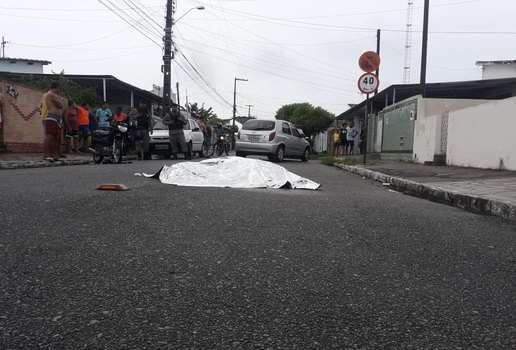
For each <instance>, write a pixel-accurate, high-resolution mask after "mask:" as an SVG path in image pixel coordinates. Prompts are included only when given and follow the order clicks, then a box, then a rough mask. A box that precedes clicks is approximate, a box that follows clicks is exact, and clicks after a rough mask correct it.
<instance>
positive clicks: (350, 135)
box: [346, 122, 358, 155]
mask: <svg viewBox="0 0 516 350" xmlns="http://www.w3.org/2000/svg"><path fill="white" fill-rule="evenodd" d="M357 133H358V131H357V129H356V128H355V124H354V123H353V122H351V123H349V126H348V127H347V128H346V140H347V146H348V147H347V152H348V153H349V155H352V154H353V148H354V147H355V136H357ZM346 155H348V154H346Z"/></svg>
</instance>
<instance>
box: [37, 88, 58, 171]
mask: <svg viewBox="0 0 516 350" xmlns="http://www.w3.org/2000/svg"><path fill="white" fill-rule="evenodd" d="M58 92H59V84H58V83H57V82H53V83H52V84H51V85H50V90H48V91H47V92H46V93H45V94H43V97H42V98H41V118H42V119H43V129H44V130H45V141H44V143H43V153H44V154H45V155H44V159H45V160H47V161H49V162H52V163H53V162H55V161H57V160H58V159H59V141H60V140H59V136H60V135H61V125H62V123H61V116H62V115H63V103H62V101H61V99H60V98H59V96H58V95H57V93H58Z"/></svg>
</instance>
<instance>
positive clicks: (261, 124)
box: [242, 119, 276, 131]
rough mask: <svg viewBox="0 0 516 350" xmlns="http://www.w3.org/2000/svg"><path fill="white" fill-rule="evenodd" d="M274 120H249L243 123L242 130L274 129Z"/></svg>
mask: <svg viewBox="0 0 516 350" xmlns="http://www.w3.org/2000/svg"><path fill="white" fill-rule="evenodd" d="M275 126H276V122H274V121H272V120H258V119H255V120H249V121H248V122H247V123H245V124H244V126H243V127H242V130H254V131H270V130H274V127H275Z"/></svg>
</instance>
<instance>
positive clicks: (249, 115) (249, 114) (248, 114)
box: [246, 105, 254, 118]
mask: <svg viewBox="0 0 516 350" xmlns="http://www.w3.org/2000/svg"><path fill="white" fill-rule="evenodd" d="M246 106H247V107H249V113H247V117H248V118H251V107H254V105H246Z"/></svg>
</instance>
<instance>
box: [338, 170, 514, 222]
mask: <svg viewBox="0 0 516 350" xmlns="http://www.w3.org/2000/svg"><path fill="white" fill-rule="evenodd" d="M336 166H338V167H339V168H341V169H344V170H346V171H349V172H351V173H354V174H357V175H360V176H364V177H366V178H370V179H374V180H376V181H378V182H381V183H383V184H384V186H386V187H389V188H391V189H393V190H396V191H399V192H403V193H405V194H408V195H412V196H417V197H421V198H426V199H430V200H433V201H436V202H441V203H445V204H449V205H453V206H456V207H459V208H463V209H467V210H471V211H474V212H477V213H481V214H488V215H495V216H501V217H504V218H511V219H515V218H516V172H515V171H504V170H490V169H474V168H461V167H451V166H431V165H423V164H413V163H401V162H394V163H387V162H385V163H382V162H380V163H377V164H374V165H357V166H349V165H343V164H336Z"/></svg>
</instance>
